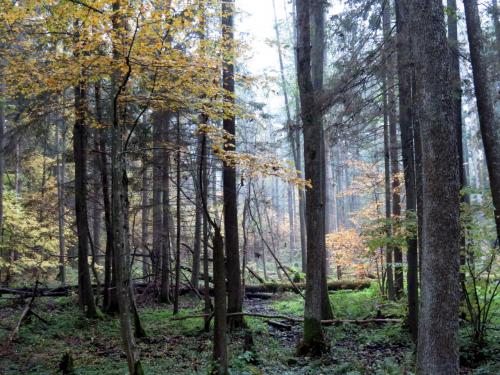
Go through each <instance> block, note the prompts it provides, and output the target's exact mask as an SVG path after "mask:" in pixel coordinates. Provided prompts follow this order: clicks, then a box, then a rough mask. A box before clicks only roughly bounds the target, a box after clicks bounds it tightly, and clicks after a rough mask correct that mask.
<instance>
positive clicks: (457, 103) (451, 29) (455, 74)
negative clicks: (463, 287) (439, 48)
mask: <svg viewBox="0 0 500 375" xmlns="http://www.w3.org/2000/svg"><path fill="white" fill-rule="evenodd" d="M447 9H448V17H447V18H448V19H447V21H448V22H447V23H448V43H449V46H450V75H451V77H450V79H451V87H452V90H453V97H452V100H453V109H454V111H455V126H456V129H457V147H458V163H459V165H460V169H459V173H460V190H462V189H464V188H465V187H466V184H467V183H466V179H465V165H464V153H463V141H462V139H463V136H462V82H461V78H460V51H459V48H458V47H459V45H458V25H457V23H458V15H457V12H458V11H457V2H456V0H448V2H447ZM466 201H467V197H466V194H463V195H461V202H463V203H464V202H466ZM460 266H461V268H463V267H464V266H465V236H464V234H463V233H461V234H460ZM460 281H461V282H464V281H465V273H464V271H463V270H461V271H460ZM461 296H462V300H463V301H464V299H465V295H464V293H461Z"/></svg>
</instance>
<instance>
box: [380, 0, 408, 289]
mask: <svg viewBox="0 0 500 375" xmlns="http://www.w3.org/2000/svg"><path fill="white" fill-rule="evenodd" d="M384 14H385V22H386V23H387V24H388V26H389V28H388V30H387V32H388V33H389V35H387V37H388V41H389V45H388V47H389V48H390V50H391V51H392V50H393V49H394V48H393V45H394V43H393V38H392V36H391V35H390V33H391V32H390V24H391V2H390V0H387V1H386V4H385V7H384ZM387 58H388V60H387V61H386V66H387V71H386V74H387V99H388V104H389V108H388V109H389V129H390V130H389V137H390V144H391V147H390V157H391V177H392V181H391V182H392V186H391V187H392V220H393V221H394V222H396V221H398V220H399V219H400V216H401V196H400V192H399V191H400V181H399V158H398V149H399V147H398V146H399V145H398V138H397V114H396V95H395V93H394V90H395V84H394V76H395V75H396V71H395V66H394V63H395V61H394V58H393V57H392V56H391V55H388V56H387ZM394 230H395V228H394V227H393V232H394ZM393 235H394V233H393ZM393 255H394V294H395V296H396V298H401V297H402V296H403V289H404V287H403V284H404V283H403V253H402V252H401V248H400V247H399V245H397V244H394V246H393Z"/></svg>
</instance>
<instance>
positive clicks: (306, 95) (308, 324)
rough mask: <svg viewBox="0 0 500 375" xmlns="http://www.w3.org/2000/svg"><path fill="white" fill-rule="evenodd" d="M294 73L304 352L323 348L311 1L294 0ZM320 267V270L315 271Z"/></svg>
mask: <svg viewBox="0 0 500 375" xmlns="http://www.w3.org/2000/svg"><path fill="white" fill-rule="evenodd" d="M296 4H297V34H298V38H297V75H298V85H299V92H300V103H301V116H302V126H303V132H304V161H305V178H306V179H307V180H310V182H311V184H312V188H308V189H307V191H306V202H307V204H306V213H305V214H306V229H307V239H308V240H307V283H306V296H305V309H304V341H303V344H302V350H299V352H304V353H316V354H318V353H320V352H322V351H323V349H324V338H323V331H322V328H321V319H322V313H323V311H322V309H323V292H324V288H323V284H324V278H323V277H324V271H323V269H324V267H325V262H324V258H325V248H326V246H325V207H324V189H323V184H324V179H323V176H322V172H323V165H324V157H323V156H324V155H323V153H322V150H323V147H324V146H323V127H322V122H321V118H320V116H319V114H318V111H317V110H316V103H315V95H314V86H313V78H312V75H311V36H310V34H311V24H310V17H311V5H312V3H311V1H310V0H297V2H296ZM318 270H320V272H318Z"/></svg>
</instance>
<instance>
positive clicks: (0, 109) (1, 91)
mask: <svg viewBox="0 0 500 375" xmlns="http://www.w3.org/2000/svg"><path fill="white" fill-rule="evenodd" d="M0 69H2V68H1V67H0ZM3 74H4V72H3V69H2V70H0V241H1V240H2V239H3V173H4V150H3V148H4V128H5V82H4V78H3ZM16 185H17V184H16ZM4 256H5V254H4V253H3V251H0V257H4ZM0 283H2V274H1V270H0Z"/></svg>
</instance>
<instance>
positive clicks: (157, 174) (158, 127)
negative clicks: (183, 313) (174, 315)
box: [151, 112, 165, 283]
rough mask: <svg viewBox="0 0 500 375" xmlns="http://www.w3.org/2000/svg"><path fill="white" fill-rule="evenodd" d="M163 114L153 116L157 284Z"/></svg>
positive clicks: (157, 278)
mask: <svg viewBox="0 0 500 375" xmlns="http://www.w3.org/2000/svg"><path fill="white" fill-rule="evenodd" d="M162 117H163V116H162V113H161V112H156V113H154V115H153V202H152V206H153V244H152V251H151V266H152V271H153V277H154V280H155V282H156V283H159V282H160V269H161V248H162V231H163V221H162V182H163V163H165V160H162V155H164V152H163V151H162V148H163V147H165V145H163V144H162V141H161V140H162V126H164V125H163V122H162V120H163V119H162Z"/></svg>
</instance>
